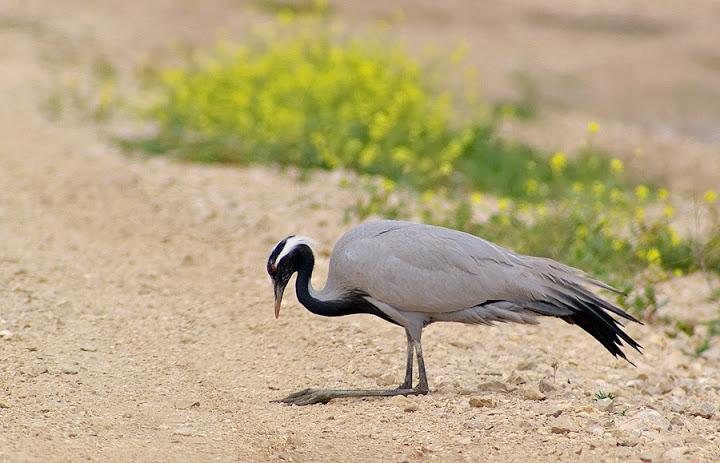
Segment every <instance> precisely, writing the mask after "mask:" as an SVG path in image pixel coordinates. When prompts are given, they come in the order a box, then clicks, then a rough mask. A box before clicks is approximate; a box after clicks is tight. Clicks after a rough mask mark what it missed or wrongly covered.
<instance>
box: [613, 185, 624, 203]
mask: <svg viewBox="0 0 720 463" xmlns="http://www.w3.org/2000/svg"><path fill="white" fill-rule="evenodd" d="M621 199H622V192H621V191H620V190H618V189H617V188H613V189H612V190H610V201H612V202H614V203H617V202H620V200H621Z"/></svg>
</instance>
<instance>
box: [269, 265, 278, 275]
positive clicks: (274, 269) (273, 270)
mask: <svg viewBox="0 0 720 463" xmlns="http://www.w3.org/2000/svg"><path fill="white" fill-rule="evenodd" d="M275 272H277V267H276V266H275V264H272V265H270V273H275Z"/></svg>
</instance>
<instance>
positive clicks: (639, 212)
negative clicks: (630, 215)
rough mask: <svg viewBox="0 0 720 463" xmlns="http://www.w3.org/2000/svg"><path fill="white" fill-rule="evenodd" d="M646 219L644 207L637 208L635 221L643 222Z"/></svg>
mask: <svg viewBox="0 0 720 463" xmlns="http://www.w3.org/2000/svg"><path fill="white" fill-rule="evenodd" d="M643 219H645V209H643V208H642V207H637V208H635V221H636V222H642V221H643Z"/></svg>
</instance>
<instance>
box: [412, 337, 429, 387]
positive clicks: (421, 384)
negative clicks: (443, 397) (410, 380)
mask: <svg viewBox="0 0 720 463" xmlns="http://www.w3.org/2000/svg"><path fill="white" fill-rule="evenodd" d="M415 353H416V354H417V360H418V371H419V373H420V382H419V383H418V385H417V387H416V388H415V389H414V390H415V391H417V393H418V394H427V393H428V391H429V390H430V388H429V387H428V380H427V374H426V373H425V360H424V359H423V353H422V346H421V345H420V340H417V341H415Z"/></svg>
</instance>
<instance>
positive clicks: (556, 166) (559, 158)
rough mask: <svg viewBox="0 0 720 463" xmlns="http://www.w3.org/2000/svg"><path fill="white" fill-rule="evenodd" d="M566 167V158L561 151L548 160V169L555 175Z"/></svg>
mask: <svg viewBox="0 0 720 463" xmlns="http://www.w3.org/2000/svg"><path fill="white" fill-rule="evenodd" d="M566 165H567V157H566V156H565V153H563V152H562V151H558V152H557V153H555V154H553V156H552V157H551V158H550V168H551V169H552V171H553V172H554V173H555V174H559V173H561V172H562V171H563V169H565V166H566Z"/></svg>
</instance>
